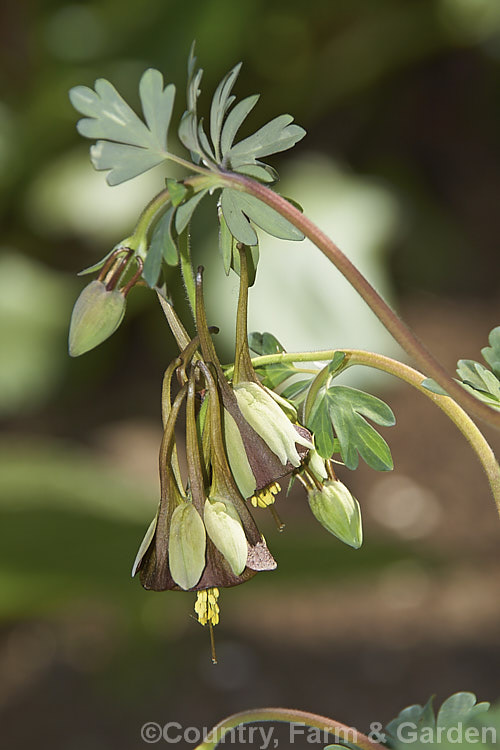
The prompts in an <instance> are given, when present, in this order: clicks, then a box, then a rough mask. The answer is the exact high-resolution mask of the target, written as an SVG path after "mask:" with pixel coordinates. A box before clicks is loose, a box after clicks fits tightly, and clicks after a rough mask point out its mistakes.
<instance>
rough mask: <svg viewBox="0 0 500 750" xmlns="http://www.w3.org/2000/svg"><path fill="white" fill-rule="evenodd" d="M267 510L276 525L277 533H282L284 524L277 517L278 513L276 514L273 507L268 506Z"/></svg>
mask: <svg viewBox="0 0 500 750" xmlns="http://www.w3.org/2000/svg"><path fill="white" fill-rule="evenodd" d="M269 510H270V511H271V515H272V517H273V518H274V521H275V523H276V526H277V528H278V531H280V532H281V531H283V530H284V528H285V523H284V522H283V521H282V520H281V518H280V517H279V515H278V512H277V510H276V508H275V507H274V505H270V506H269Z"/></svg>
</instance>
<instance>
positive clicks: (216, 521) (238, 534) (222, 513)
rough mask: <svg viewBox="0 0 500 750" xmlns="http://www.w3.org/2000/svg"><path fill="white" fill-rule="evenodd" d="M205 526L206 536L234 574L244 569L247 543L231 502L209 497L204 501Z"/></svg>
mask: <svg viewBox="0 0 500 750" xmlns="http://www.w3.org/2000/svg"><path fill="white" fill-rule="evenodd" d="M204 519H205V526H206V529H207V533H208V536H209V537H210V539H211V540H212V542H213V543H214V544H215V546H216V547H217V549H218V550H219V552H220V553H221V554H222V555H224V557H225V558H226V560H227V561H228V563H229V565H230V566H231V570H232V571H233V573H234V574H235V575H237V576H238V575H240V574H241V573H243V571H244V570H245V566H246V563H247V555H248V544H247V540H246V536H245V532H244V531H243V527H242V525H241V521H240V519H239V516H238V513H237V512H236V509H235V508H234V506H233V504H232V503H231V502H226V501H225V500H223V499H222V498H219V497H217V496H216V497H215V498H210V499H208V500H207V501H206V502H205V514H204Z"/></svg>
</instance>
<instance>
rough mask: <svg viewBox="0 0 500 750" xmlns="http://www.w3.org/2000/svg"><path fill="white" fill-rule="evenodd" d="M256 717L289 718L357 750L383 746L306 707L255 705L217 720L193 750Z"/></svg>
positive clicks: (207, 749)
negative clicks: (219, 720)
mask: <svg viewBox="0 0 500 750" xmlns="http://www.w3.org/2000/svg"><path fill="white" fill-rule="evenodd" d="M256 721H280V722H288V723H289V724H297V725H300V726H301V727H310V728H312V729H318V730H319V731H321V732H325V734H326V733H328V734H331V735H333V736H334V737H335V738H336V741H337V742H341V743H342V744H347V745H349V747H351V748H360V750H382V748H383V745H379V743H378V742H374V741H373V740H371V739H370V738H369V737H367V736H366V735H364V734H362V733H361V732H358V731H357V729H354V728H353V727H348V726H347V725H346V724H342V723H341V722H340V721H335V719H328V718H326V717H325V716H319V715H317V714H311V713H309V712H307V711H293V710H290V709H286V708H257V709H255V710H253V711H242V712H241V713H238V714H234V715H233V716H229V717H228V718H227V719H224V721H221V722H220V723H219V724H216V726H215V727H214V728H213V729H212V731H211V732H210V733H209V735H208V737H207V739H206V740H205V741H204V742H202V743H201V745H198V747H197V748H196V750H215V748H216V747H217V746H218V745H219V743H220V742H221V741H222V740H223V737H224V735H225V734H227V733H228V732H229V731H230V730H231V729H235V728H236V727H238V726H241V725H242V724H252V723H254V722H256Z"/></svg>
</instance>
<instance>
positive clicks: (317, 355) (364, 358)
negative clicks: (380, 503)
mask: <svg viewBox="0 0 500 750" xmlns="http://www.w3.org/2000/svg"><path fill="white" fill-rule="evenodd" d="M337 352H342V353H343V354H345V360H344V362H343V363H342V369H345V368H346V367H352V366H354V365H365V366H366V367H372V368H374V369H376V370H381V371H382V372H387V373H388V374H390V375H394V376H395V377H397V378H399V379H400V380H403V381H404V382H405V383H408V384H409V385H411V386H413V387H414V388H416V389H417V390H418V391H420V392H421V393H423V394H424V396H427V398H429V399H430V400H431V401H432V402H433V403H434V404H436V406H438V407H439V408H440V409H441V411H443V412H444V413H445V414H446V415H447V417H449V419H451V421H452V422H453V423H454V424H455V425H456V426H457V427H458V429H459V430H460V432H461V433H462V435H463V436H464V437H465V439H466V440H467V441H468V443H469V445H470V446H471V448H472V450H473V451H474V452H475V453H476V455H477V457H478V459H479V461H480V462H481V465H482V467H483V469H484V471H485V473H486V476H487V478H488V481H489V483H490V487H491V491H492V493H493V498H494V500H495V503H496V506H497V509H498V512H499V514H500V467H499V465H498V462H497V460H496V458H495V454H494V453H493V451H492V449H491V447H490V445H489V444H488V442H487V440H486V438H485V437H484V435H483V434H482V433H481V431H480V430H479V429H478V427H477V426H476V425H475V424H474V422H473V421H472V419H471V418H470V417H469V415H468V414H467V413H466V412H465V411H464V410H463V409H462V408H461V406H460V405H459V404H457V402H456V401H455V400H454V399H452V398H451V397H450V396H441V395H439V394H437V393H433V392H432V391H430V390H428V389H427V388H425V387H424V386H423V385H422V383H423V381H424V380H425V376H424V375H423V374H422V373H421V372H418V370H415V369H413V368H412V367H409V366H408V365H405V364H403V363H402V362H398V361H397V360H395V359H391V357H385V356H384V355H382V354H374V353H373V352H365V351H362V350H360V349H331V350H328V351H318V352H298V353H294V352H286V353H284V352H281V353H279V354H266V355H264V356H261V357H254V358H253V359H252V363H253V366H254V367H256V368H258V367H259V366H260V367H262V366H264V365H270V364H276V363H277V362H318V361H321V360H331V359H332V358H333V357H334V355H335V354H336V353H337Z"/></svg>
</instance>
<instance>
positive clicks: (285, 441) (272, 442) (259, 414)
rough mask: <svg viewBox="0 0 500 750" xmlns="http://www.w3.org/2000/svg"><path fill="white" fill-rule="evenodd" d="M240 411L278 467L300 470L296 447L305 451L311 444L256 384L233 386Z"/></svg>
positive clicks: (311, 446)
mask: <svg viewBox="0 0 500 750" xmlns="http://www.w3.org/2000/svg"><path fill="white" fill-rule="evenodd" d="M234 393H235V396H236V400H237V402H238V406H239V409H240V411H241V413H242V414H243V416H244V417H245V419H246V421H247V422H248V424H249V425H250V426H251V427H253V429H254V430H255V432H256V433H257V434H258V435H260V436H261V438H262V439H263V440H265V442H266V443H267V444H268V446H269V448H270V449H271V450H272V451H273V453H275V454H276V455H277V456H278V458H279V460H280V461H281V463H282V464H283V465H285V464H286V463H287V462H288V461H289V462H290V463H291V464H292V466H299V464H300V456H299V454H298V452H297V448H296V447H295V443H298V444H299V445H303V446H304V447H306V448H313V447H314V446H313V444H312V442H311V441H310V440H308V439H307V438H306V437H304V436H303V435H301V434H300V433H299V432H298V430H296V429H295V426H294V425H293V424H292V422H290V420H289V418H288V417H287V416H286V414H285V413H284V411H283V410H282V409H281V407H280V406H278V404H277V403H276V401H275V400H274V399H273V398H272V397H271V396H270V395H269V394H268V393H267V392H266V391H265V390H264V388H263V387H262V386H260V385H259V384H258V383H250V382H248V383H239V384H238V385H235V386H234Z"/></svg>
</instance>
